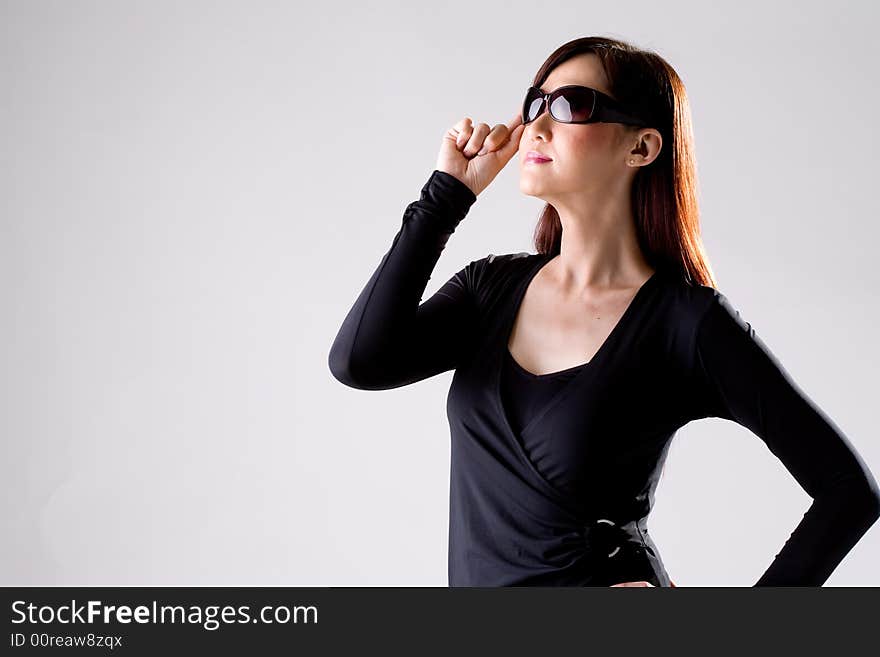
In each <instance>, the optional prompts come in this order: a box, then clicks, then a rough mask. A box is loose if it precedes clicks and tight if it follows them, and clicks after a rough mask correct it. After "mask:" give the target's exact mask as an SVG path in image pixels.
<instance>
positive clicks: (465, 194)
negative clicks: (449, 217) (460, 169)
mask: <svg viewBox="0 0 880 657" xmlns="http://www.w3.org/2000/svg"><path fill="white" fill-rule="evenodd" d="M422 200H423V201H429V202H431V203H434V204H436V205H439V206H443V207H446V208H449V210H450V211H451V212H452V213H453V214H454V215H456V216H457V217H458V218H461V217H464V215H465V214H467V212H468V210H470V207H471V206H472V205H473V204H474V203H475V202H476V200H477V195H476V194H474V192H473V191H472V190H471V188H470V187H468V186H467V185H465V184H464V183H463V182H461V181H460V180H459V179H458V178H456V177H455V176H453V175H451V174H448V173H446V172H445V171H440V170H439V169H434V171H433V172H432V173H431V176H430V177H429V178H428V181H427V182H426V183H425V184H424V186H423V187H422Z"/></svg>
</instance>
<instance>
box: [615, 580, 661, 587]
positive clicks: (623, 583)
mask: <svg viewBox="0 0 880 657" xmlns="http://www.w3.org/2000/svg"><path fill="white" fill-rule="evenodd" d="M611 586H612V587H613V586H650V587H652V588H656V587H654V585H653V584H651V582H621V583H620V584H612V585H611ZM669 586H672V587H674V588H678V587H677V586H675V582H673V581H672V580H669Z"/></svg>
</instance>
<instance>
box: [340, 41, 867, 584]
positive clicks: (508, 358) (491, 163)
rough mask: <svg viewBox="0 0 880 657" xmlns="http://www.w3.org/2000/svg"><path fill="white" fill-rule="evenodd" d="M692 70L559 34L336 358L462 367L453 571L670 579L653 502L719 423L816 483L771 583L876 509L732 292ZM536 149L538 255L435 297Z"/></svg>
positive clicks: (373, 293)
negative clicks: (432, 282) (510, 167)
mask: <svg viewBox="0 0 880 657" xmlns="http://www.w3.org/2000/svg"><path fill="white" fill-rule="evenodd" d="M689 116H690V113H689V108H688V103H687V97H686V93H685V89H684V85H683V84H682V82H681V80H680V79H679V77H678V75H677V74H676V73H675V71H674V70H673V69H672V68H671V67H670V66H669V64H667V63H666V62H665V61H664V60H663V59H662V58H661V57H659V56H658V55H656V54H655V53H651V52H646V51H643V50H640V49H637V48H635V47H633V46H631V45H629V44H626V43H624V42H621V41H618V40H614V39H609V38H602V37H587V38H581V39H576V40H574V41H572V42H570V43H567V44H565V45H563V46H561V47H560V48H558V49H557V50H556V51H555V52H554V53H553V54H552V55H551V56H550V57H549V58H548V60H547V61H546V62H545V63H544V65H543V66H542V67H541V69H540V70H539V72H538V74H537V75H536V76H535V79H534V81H533V87H531V88H530V89H529V91H528V92H527V94H526V98H525V100H524V103H523V107H522V111H521V113H518V115H517V117H516V118H514V119H513V120H512V121H511V123H510V124H509V125H503V124H499V125H496V126H495V127H494V128H492V129H490V128H489V126H488V125H486V124H484V123H480V124H477V125H473V123H472V121H471V120H470V119H469V118H465V119H463V120H462V121H460V122H459V123H458V124H456V126H455V127H454V128H451V129H450V130H449V131H448V132H447V133H446V135H445V136H444V139H443V143H442V147H441V150H440V154H439V156H438V159H437V166H436V169H435V170H434V171H433V172H432V174H431V176H430V177H429V179H428V181H427V182H426V183H425V185H424V187H423V188H422V190H421V196H420V198H419V200H417V201H414V202H412V203H411V204H410V205H408V206H407V208H406V211H405V212H404V216H403V222H402V226H401V228H400V230H399V231H398V233H397V234H396V236H395V237H394V240H393V241H392V244H391V248H390V250H389V251H388V252H387V253H386V254H385V256H384V257H383V258H382V260H381V262H380V263H379V266H378V268H377V269H376V271H375V272H374V274H373V276H372V277H371V278H370V280H369V282H368V283H367V285H366V287H365V288H364V290H363V291H362V292H361V294H360V296H359V297H358V299H357V300H356V301H355V304H354V306H353V307H352V309H351V310H350V312H349V313H348V316H347V317H346V319H345V321H344V323H343V324H342V327H341V329H340V330H339V334H338V335H337V336H336V339H335V342H334V343H333V346H332V349H331V351H330V354H329V366H330V370H331V371H332V373H333V375H334V376H335V377H336V378H337V379H338V380H339V381H341V382H343V383H345V384H346V385H349V386H352V387H355V388H361V389H368V390H382V389H387V388H394V387H398V386H403V385H407V384H410V383H413V382H416V381H420V380H423V379H425V378H427V377H430V376H434V375H436V374H439V373H441V372H446V371H449V370H453V369H454V370H455V374H454V376H453V379H452V385H451V387H450V390H449V396H448V399H447V411H448V417H449V422H450V430H451V437H452V470H451V482H450V527H449V529H450V531H449V584H450V586H531V585H540V586H550V585H552V586H557V585H559V586H566V585H568V586H610V585H624V586H634V585H635V586H637V585H642V586H670V585H672V583H671V582H670V579H669V576H668V574H667V572H666V570H665V568H664V565H663V562H662V559H661V557H660V553H659V551H658V549H657V546H656V545H655V544H654V542H653V540H652V539H651V537H650V536H649V535H648V529H647V518H648V515H649V513H650V510H651V507H652V505H653V501H654V491H655V488H656V485H657V482H658V479H659V476H660V473H661V471H662V467H663V463H664V461H665V458H666V454H667V450H668V448H669V445H670V442H671V439H672V437H673V436H674V434H675V432H676V431H677V430H678V428H680V427H681V426H683V425H684V424H686V423H688V422H690V421H691V420H695V419H699V418H704V417H721V418H726V419H729V420H732V421H734V422H737V423H739V424H741V425H742V426H744V427H747V428H748V429H750V430H751V431H752V432H754V433H755V434H756V435H757V436H758V437H760V438H761V439H762V440H763V441H764V442H765V444H766V445H767V446H768V448H769V449H770V450H771V451H772V453H773V454H775V455H776V456H777V457H778V458H779V459H781V461H782V462H783V463H784V465H785V467H786V468H787V469H788V470H789V471H790V472H791V474H792V475H793V476H794V477H795V478H796V480H797V481H798V483H799V484H800V485H801V486H802V487H803V488H804V490H805V491H806V492H807V493H808V494H809V495H810V496H811V497H812V498H813V502H812V505H811V506H810V508H809V510H808V512H807V513H806V514H805V515H804V517H803V519H802V520H801V522H800V524H799V525H797V527H796V528H795V530H794V532H793V533H792V534H791V536H790V537H789V539H788V540H787V541H786V543H785V544H784V546H783V547H782V549H781V550H780V552H779V553H778V554H777V555H776V557H775V559H774V560H773V562H772V563H771V564H770V566H769V568H768V569H767V570H766V572H764V574H763V575H762V576H761V577H760V579H759V580H758V581H757V583H756V584H755V586H770V585H804V586H821V585H822V583H823V582H825V580H826V579H827V578H828V576H829V575H830V574H831V572H832V571H833V570H834V569H835V568H836V567H837V565H838V564H839V563H840V561H842V559H843V558H844V556H845V555H846V554H847V552H848V551H849V550H850V549H851V548H852V547H853V545H855V543H856V542H857V541H858V540H859V539H860V538H861V536H862V535H863V534H864V533H865V532H866V531H867V529H868V528H869V527H870V526H871V525H872V524H873V522H874V521H875V520H876V518H877V517H878V514H880V489H878V485H877V482H876V480H875V479H874V477H873V476H872V474H871V472H870V471H869V469H868V468H867V466H866V465H865V463H864V461H863V460H862V458H861V457H860V456H859V454H858V453H857V452H856V450H855V449H854V448H853V446H852V445H851V444H850V442H849V441H848V439H847V438H846V437H845V436H844V435H843V433H842V432H841V431H840V429H839V428H838V427H837V426H836V425H835V424H834V423H833V422H832V421H831V420H830V418H828V417H827V416H826V415H825V414H824V413H823V412H822V411H821V410H820V409H819V408H818V407H817V406H816V405H815V404H814V403H813V402H812V401H811V400H810V398H809V397H807V396H806V394H805V393H804V392H803V391H802V390H801V389H800V388H799V387H798V386H797V385H796V384H795V383H794V382H793V381H792V380H791V378H790V376H789V375H788V373H787V372H786V371H785V370H784V369H783V367H782V365H781V364H780V363H779V362H778V360H777V359H776V358H775V357H774V356H773V354H772V353H771V352H770V351H769V349H768V348H767V346H766V345H765V344H764V343H763V342H762V341H761V339H760V338H759V337H758V336H757V335H756V334H755V332H754V329H753V328H752V326H751V325H750V324H749V323H748V322H746V321H745V320H743V319H742V318H741V316H740V314H739V312H738V311H737V310H735V308H734V306H733V305H732V304H731V302H730V301H729V300H728V299H727V298H726V297H725V296H724V295H723V294H722V293H721V292H719V291H718V290H717V289H716V288H715V285H714V279H713V277H712V274H711V270H710V267H709V264H708V262H707V261H706V257H705V255H704V253H703V248H702V244H701V241H700V236H699V221H698V212H697V203H696V192H695V185H696V181H695V173H694V160H693V146H692V132H691V125H690V118H689ZM515 153H519V164H520V189H521V191H522V192H523V193H525V194H528V195H530V196H535V197H538V198H541V199H544V200H545V201H547V205H546V206H545V209H544V212H543V214H542V216H541V219H540V221H539V224H538V227H537V230H536V234H535V245H536V250H537V251H538V253H536V254H530V253H512V254H504V255H488V256H486V257H485V258H482V259H480V260H476V261H472V262H470V263H469V264H468V265H467V266H466V267H464V268H463V269H461V270H460V271H458V272H457V273H456V274H455V275H454V276H453V277H452V278H451V279H449V280H448V281H447V282H446V283H445V284H444V285H443V286H442V287H441V288H440V289H439V290H438V291H437V292H436V294H434V295H433V296H432V297H431V298H429V299H428V300H427V301H425V302H424V303H421V298H422V295H423V293H424V291H425V287H426V286H427V282H428V280H429V278H430V276H431V273H432V271H433V269H434V266H435V265H436V263H437V260H438V259H439V257H440V254H441V252H442V251H443V249H444V247H445V245H446V243H447V241H448V239H449V237H450V236H451V234H452V233H453V232H454V230H455V228H456V226H457V225H458V224H459V222H460V221H461V220H462V219H463V218H464V217H465V215H466V214H467V213H468V211H469V209H470V207H471V205H472V204H473V203H474V202H475V201H476V198H477V196H478V195H479V194H480V193H481V192H482V191H483V190H484V189H485V188H486V187H487V186H488V185H489V184H490V183H491V182H492V180H493V179H494V178H495V177H496V176H497V174H498V172H499V171H500V170H501V169H502V168H503V167H504V166H505V164H506V163H507V162H508V161H509V160H510V159H511V158H512V157H513V155H514V154H515Z"/></svg>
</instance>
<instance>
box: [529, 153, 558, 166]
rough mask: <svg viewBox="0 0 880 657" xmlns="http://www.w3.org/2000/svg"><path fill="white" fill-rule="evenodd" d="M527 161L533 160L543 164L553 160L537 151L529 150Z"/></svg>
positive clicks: (532, 161) (535, 162)
mask: <svg viewBox="0 0 880 657" xmlns="http://www.w3.org/2000/svg"><path fill="white" fill-rule="evenodd" d="M526 162H531V163H534V164H542V163H544V162H552V160H551V158H549V157H546V156H544V155H541V154H540V153H537V152H535V151H529V152H528V153H526Z"/></svg>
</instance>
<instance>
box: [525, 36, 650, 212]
mask: <svg viewBox="0 0 880 657" xmlns="http://www.w3.org/2000/svg"><path fill="white" fill-rule="evenodd" d="M566 84H580V85H584V86H587V87H592V88H593V89H598V90H599V91H602V92H604V93H606V94H609V95H611V94H610V93H609V89H608V80H607V78H606V76H605V72H604V70H603V68H602V64H601V61H600V60H599V58H598V57H597V56H596V55H594V54H592V53H584V54H581V55H576V56H575V57H572V58H571V59H568V60H566V61H564V62H563V63H562V64H559V65H558V66H557V67H556V68H554V69H553V70H552V71H550V74H549V75H548V76H547V79H546V80H545V81H544V83H543V84H542V85H541V89H542V90H543V91H544V92H546V93H550V92H551V91H553V90H554V89H556V88H557V87H561V86H563V85H566ZM636 134H637V130H633V129H630V127H629V126H626V125H623V124H620V123H582V124H566V123H558V122H557V121H555V120H554V119H553V118H551V116H550V113H549V112H548V111H547V108H546V106H545V108H544V111H543V112H542V113H541V115H540V116H539V117H538V118H537V119H535V120H534V121H532V122H531V123H529V124H527V125H526V126H525V128H524V130H523V134H522V137H521V140H520V146H519V152H518V155H519V163H520V191H521V192H522V193H523V194H526V195H527V196H535V197H538V198H541V199H543V200H544V201H546V202H548V203H551V204H553V203H554V202H562V201H564V200H565V199H566V197H567V195H571V194H581V195H582V194H584V193H587V194H589V193H590V192H592V191H602V190H606V191H607V190H608V189H609V187H608V186H609V185H619V184H621V182H622V180H623V179H624V178H625V177H626V176H627V175H628V174H634V173H635V169H633V168H630V167H628V166H627V159H628V155H629V151H630V150H631V149H632V147H633V146H634V145H635V143H636V140H635V136H636ZM529 151H537V152H539V153H540V154H541V155H544V156H546V157H549V158H552V161H550V162H544V163H533V162H530V161H528V160H527V159H526V157H527V155H528V154H529Z"/></svg>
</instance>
